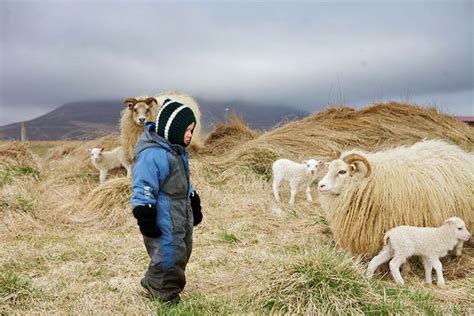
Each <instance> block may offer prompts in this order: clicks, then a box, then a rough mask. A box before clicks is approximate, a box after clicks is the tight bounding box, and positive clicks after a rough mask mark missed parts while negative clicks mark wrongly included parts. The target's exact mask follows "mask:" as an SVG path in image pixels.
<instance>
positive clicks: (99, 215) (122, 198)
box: [79, 177, 132, 227]
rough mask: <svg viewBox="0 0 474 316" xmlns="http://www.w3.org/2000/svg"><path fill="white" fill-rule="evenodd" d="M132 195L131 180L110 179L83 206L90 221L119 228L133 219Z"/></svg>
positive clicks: (92, 193) (91, 193) (93, 192)
mask: <svg viewBox="0 0 474 316" xmlns="http://www.w3.org/2000/svg"><path fill="white" fill-rule="evenodd" d="M131 194H132V191H131V180H130V178H125V177H124V178H116V179H110V180H108V181H106V182H105V183H104V184H102V185H100V186H98V187H96V188H95V189H93V190H92V191H91V192H90V193H89V194H88V195H87V196H86V198H85V200H84V201H83V202H82V203H81V204H82V205H84V208H83V210H84V211H85V212H86V213H87V214H88V217H89V218H90V220H92V221H94V222H100V223H102V224H103V225H105V226H108V227H117V226H122V225H124V224H125V223H127V222H129V221H130V219H131V218H132V216H131V206H130V196H131ZM79 208H80V206H79Z"/></svg>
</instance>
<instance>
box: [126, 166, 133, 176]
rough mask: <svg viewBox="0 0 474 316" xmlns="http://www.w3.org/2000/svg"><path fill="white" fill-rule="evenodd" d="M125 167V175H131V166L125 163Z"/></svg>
mask: <svg viewBox="0 0 474 316" xmlns="http://www.w3.org/2000/svg"><path fill="white" fill-rule="evenodd" d="M125 169H127V177H130V176H131V175H132V166H131V165H125Z"/></svg>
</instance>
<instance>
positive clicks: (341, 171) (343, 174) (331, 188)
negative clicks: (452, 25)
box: [318, 159, 351, 195]
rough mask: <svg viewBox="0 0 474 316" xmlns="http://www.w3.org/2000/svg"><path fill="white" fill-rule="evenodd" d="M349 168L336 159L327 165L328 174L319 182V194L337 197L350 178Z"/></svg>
mask: <svg viewBox="0 0 474 316" xmlns="http://www.w3.org/2000/svg"><path fill="white" fill-rule="evenodd" d="M350 172H351V167H350V165H349V164H347V163H345V162H344V161H342V160H340V159H337V160H334V161H332V162H331V163H330V164H329V167H328V172H327V173H326V175H325V176H324V178H322V179H321V181H319V185H318V190H319V192H321V193H331V194H334V195H339V194H340V193H341V190H342V188H343V187H344V185H345V183H346V181H347V179H348V178H349V176H350Z"/></svg>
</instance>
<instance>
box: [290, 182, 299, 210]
mask: <svg viewBox="0 0 474 316" xmlns="http://www.w3.org/2000/svg"><path fill="white" fill-rule="evenodd" d="M290 188H291V196H290V201H289V203H290V205H293V204H295V197H296V193H297V192H298V185H297V184H294V183H292V182H290Z"/></svg>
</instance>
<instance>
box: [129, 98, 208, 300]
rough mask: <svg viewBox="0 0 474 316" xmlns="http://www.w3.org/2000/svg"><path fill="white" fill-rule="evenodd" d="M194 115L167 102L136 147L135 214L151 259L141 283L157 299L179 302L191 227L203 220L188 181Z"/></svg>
mask: <svg viewBox="0 0 474 316" xmlns="http://www.w3.org/2000/svg"><path fill="white" fill-rule="evenodd" d="M195 126H196V119H195V117H194V113H193V111H192V110H191V109H190V108H189V107H187V106H186V105H184V104H181V103H179V102H176V101H172V100H169V99H168V100H166V101H165V102H164V103H163V106H162V107H161V109H160V111H159V113H158V115H157V118H156V124H155V123H153V122H148V123H146V126H145V131H144V132H143V134H142V135H141V136H140V139H139V140H138V141H137V144H136V145H135V157H136V159H135V166H134V168H133V180H132V189H133V196H132V200H131V203H132V208H133V216H134V217H135V218H136V219H137V222H138V225H139V227H140V232H141V233H142V235H143V241H144V243H145V247H146V250H147V252H148V255H149V256H150V263H149V265H148V271H147V272H146V274H145V277H144V278H143V279H142V280H141V285H142V286H143V287H144V288H145V289H146V290H147V291H148V293H149V295H150V297H151V298H153V299H158V300H160V301H162V302H170V303H179V301H180V296H179V293H180V292H181V291H182V290H183V289H184V286H185V284H186V278H185V273H184V271H185V268H186V264H187V263H188V260H189V257H190V256H191V251H192V243H193V226H195V225H197V224H199V223H200V222H201V220H202V213H201V205H200V199H199V196H198V194H197V193H196V191H194V189H193V187H192V185H191V183H190V180H189V164H188V153H187V151H186V149H185V147H186V146H188V145H189V143H190V142H191V138H192V134H193V129H194V127H195Z"/></svg>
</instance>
